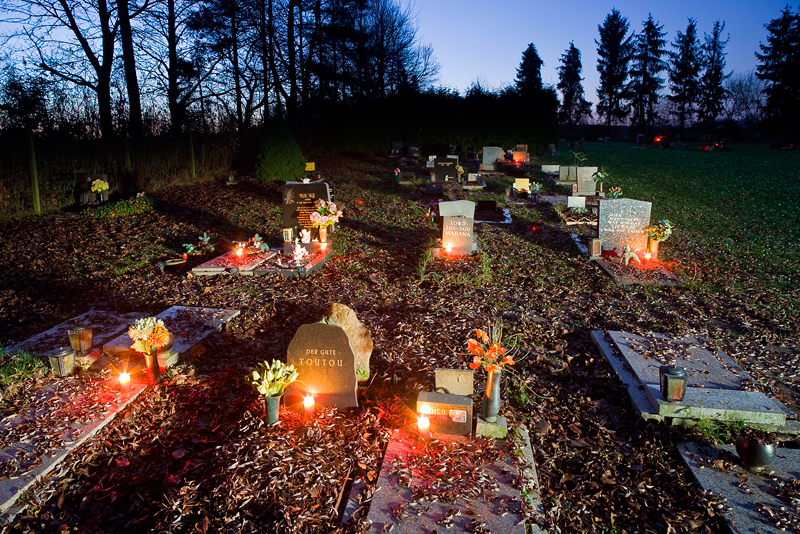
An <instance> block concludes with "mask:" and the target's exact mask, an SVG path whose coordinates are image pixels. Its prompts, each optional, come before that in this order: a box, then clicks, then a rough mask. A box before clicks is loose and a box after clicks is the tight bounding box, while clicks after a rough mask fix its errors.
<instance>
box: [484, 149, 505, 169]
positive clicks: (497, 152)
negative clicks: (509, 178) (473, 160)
mask: <svg viewBox="0 0 800 534" xmlns="http://www.w3.org/2000/svg"><path fill="white" fill-rule="evenodd" d="M502 157H503V149H502V148H500V147H499V146H485V147H483V161H482V167H483V170H485V171H493V170H495V169H497V160H498V159H500V158H502Z"/></svg>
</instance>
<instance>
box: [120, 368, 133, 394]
mask: <svg viewBox="0 0 800 534" xmlns="http://www.w3.org/2000/svg"><path fill="white" fill-rule="evenodd" d="M119 389H121V390H122V392H123V393H127V392H129V391H130V390H131V375H129V374H128V373H120V375H119Z"/></svg>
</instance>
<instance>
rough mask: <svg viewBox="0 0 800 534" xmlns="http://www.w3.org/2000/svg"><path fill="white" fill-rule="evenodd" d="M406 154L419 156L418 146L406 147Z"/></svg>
mask: <svg viewBox="0 0 800 534" xmlns="http://www.w3.org/2000/svg"><path fill="white" fill-rule="evenodd" d="M408 155H409V156H411V157H417V156H419V147H418V146H409V147H408Z"/></svg>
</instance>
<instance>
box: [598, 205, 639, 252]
mask: <svg viewBox="0 0 800 534" xmlns="http://www.w3.org/2000/svg"><path fill="white" fill-rule="evenodd" d="M651 207H652V204H651V203H650V202H645V201H643V200H633V199H630V198H609V199H601V200H600V208H599V214H598V223H597V228H598V232H597V233H598V237H599V238H600V239H601V240H602V241H603V250H604V251H606V250H613V251H615V252H616V254H617V255H618V256H622V248H623V247H624V246H625V245H629V246H630V247H631V251H633V252H636V253H637V254H641V253H644V252H645V249H646V248H647V234H645V233H644V229H645V228H646V227H647V226H648V225H649V224H650V208H651Z"/></svg>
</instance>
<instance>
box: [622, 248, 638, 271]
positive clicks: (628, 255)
mask: <svg viewBox="0 0 800 534" xmlns="http://www.w3.org/2000/svg"><path fill="white" fill-rule="evenodd" d="M630 260H636V263H638V264H639V265H641V264H642V260H640V259H639V256H637V255H636V253H635V252H633V251H631V246H630V245H625V246H624V247H623V249H622V257H621V258H620V259H619V261H620V263H623V262H624V263H625V267H627V266H628V262H629V261H630Z"/></svg>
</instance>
